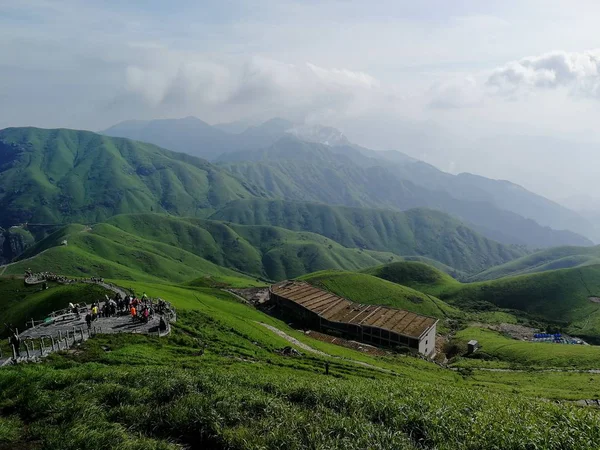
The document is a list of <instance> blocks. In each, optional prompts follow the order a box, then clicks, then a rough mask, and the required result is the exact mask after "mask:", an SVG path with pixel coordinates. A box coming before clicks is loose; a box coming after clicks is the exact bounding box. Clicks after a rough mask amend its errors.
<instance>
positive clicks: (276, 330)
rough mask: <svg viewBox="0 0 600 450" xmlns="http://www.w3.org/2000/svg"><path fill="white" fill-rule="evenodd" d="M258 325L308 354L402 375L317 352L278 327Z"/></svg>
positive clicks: (354, 360) (361, 362) (264, 324)
mask: <svg viewBox="0 0 600 450" xmlns="http://www.w3.org/2000/svg"><path fill="white" fill-rule="evenodd" d="M257 323H258V324H260V325H262V326H263V327H265V328H268V329H269V330H271V331H272V332H273V333H275V334H277V335H278V336H280V337H282V338H283V339H285V340H286V341H288V342H289V343H290V344H294V345H296V346H298V347H300V348H301V349H303V350H305V351H307V352H310V353H314V354H316V355H319V356H326V357H328V358H333V359H339V360H340V361H346V362H351V363H353V364H357V365H359V366H363V367H367V368H369V369H374V370H379V371H380V372H384V373H389V374H392V375H400V374H399V373H398V372H395V371H393V370H390V369H385V368H383V367H379V366H374V365H373V364H369V363H366V362H363V361H357V360H356V359H350V358H342V357H341V356H334V355H330V354H328V353H324V352H322V351H321V350H317V349H315V348H312V347H311V346H309V345H308V344H305V343H303V342H300V341H299V340H298V339H296V338H295V337H292V336H290V335H289V334H287V333H285V332H284V331H281V330H280V329H279V328H276V327H274V326H272V325H268V324H266V323H263V322H257ZM332 345H335V344H332Z"/></svg>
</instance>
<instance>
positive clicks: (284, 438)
mask: <svg viewBox="0 0 600 450" xmlns="http://www.w3.org/2000/svg"><path fill="white" fill-rule="evenodd" d="M69 366H70V367H69ZM291 374H293V376H291ZM0 411H1V412H2V413H3V415H4V414H6V413H10V414H11V416H12V418H9V419H3V420H2V421H0V439H3V440H4V441H5V442H13V443H15V444H16V443H18V442H21V441H22V440H23V439H25V440H27V441H29V442H40V443H41V444H42V447H43V448H46V449H61V450H71V449H72V450H75V449H78V450H79V449H83V450H84V449H90V450H91V449H137V448H146V449H168V448H177V447H176V444H181V445H185V446H189V447H190V448H238V449H262V448H285V449H305V448H314V449H326V448H327V449H365V448H379V449H399V448H400V449H402V448H436V449H485V448H495V449H536V448H537V449H561V450H563V449H589V448H594V447H595V443H598V442H600V416H599V415H598V414H597V412H596V411H593V410H589V409H578V408H574V407H570V406H565V405H559V404H553V403H548V402H540V401H532V400H529V399H521V398H518V397H516V396H512V395H499V394H495V393H486V392H484V391H479V390H476V389H473V388H465V389H457V388H451V387H443V386H434V385H431V384H427V383H421V382H415V381H408V380H400V381H397V380H392V379H390V380H369V379H357V378H351V379H339V378H333V377H327V376H325V375H322V374H314V373H308V372H305V373H301V372H298V371H297V372H292V371H288V370H285V369H280V368H277V367H272V368H271V369H270V370H254V369H252V368H250V367H249V364H245V363H238V364H232V365H229V367H216V366H207V367H205V368H204V369H203V370H200V371H192V370H187V369H181V368H178V369H175V368H170V367H158V366H155V367H133V368H132V367H127V366H126V365H124V366H119V367H105V366H100V365H98V364H95V363H87V364H81V365H75V364H72V365H71V364H65V365H64V367H63V368H61V369H58V368H56V369H50V368H49V367H44V366H28V367H21V368H15V369H9V370H3V371H0ZM15 421H17V422H15ZM18 421H21V422H22V423H23V424H27V425H28V428H27V431H26V432H24V433H25V436H23V435H22V434H21V431H20V429H19V431H17V429H16V428H15V427H14V424H15V423H18ZM11 430H12V431H11Z"/></svg>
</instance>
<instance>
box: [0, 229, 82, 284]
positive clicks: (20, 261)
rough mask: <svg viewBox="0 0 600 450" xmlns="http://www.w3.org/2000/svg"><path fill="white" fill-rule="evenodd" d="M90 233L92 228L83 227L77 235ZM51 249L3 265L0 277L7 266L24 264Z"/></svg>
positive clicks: (0, 269)
mask: <svg viewBox="0 0 600 450" xmlns="http://www.w3.org/2000/svg"><path fill="white" fill-rule="evenodd" d="M90 231H92V227H85V228H84V229H83V230H81V231H79V232H78V233H89V232H90ZM57 247H58V246H57ZM52 248H54V247H49V248H47V249H46V250H42V251H41V252H39V253H37V254H35V255H33V256H30V257H29V258H25V259H21V260H19V261H15V262H12V263H8V264H4V265H2V266H0V276H1V275H4V272H5V271H6V269H7V268H8V267H9V266H12V265H13V264H18V263H22V262H25V261H29V260H30V259H34V258H37V257H38V256H40V255H41V254H43V253H46V252H47V251H48V250H50V249H52Z"/></svg>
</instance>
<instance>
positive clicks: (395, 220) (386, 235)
mask: <svg viewBox="0 0 600 450" xmlns="http://www.w3.org/2000/svg"><path fill="white" fill-rule="evenodd" d="M211 219H216V220H223V221H229V222H235V223H240V224H245V225H274V226H280V227H284V228H288V229H290V230H296V231H310V232H313V233H317V234H321V235H323V236H327V237H328V238H330V239H333V240H334V241H336V242H339V243H340V244H342V245H344V246H346V247H359V248H365V249H371V250H379V251H391V252H393V253H396V254H398V255H402V256H422V257H426V258H430V259H434V260H436V261H439V262H442V263H443V264H446V265H448V266H451V267H453V268H454V269H456V270H458V271H465V272H471V273H473V272H478V271H480V270H482V269H483V268H486V267H490V266H494V265H497V264H501V263H502V262H505V261H509V260H512V259H514V258H516V257H517V256H518V255H522V254H523V253H524V251H523V250H522V249H519V248H516V247H509V246H506V245H502V244H499V243H497V242H494V241H491V240H489V239H486V238H484V237H483V236H481V235H480V234H478V233H476V232H474V231H472V230H471V229H469V228H468V227H466V226H465V225H464V224H462V223H461V222H460V221H458V220H456V219H454V218H452V217H450V216H448V215H447V214H444V213H442V212H439V211H433V210H425V209H413V210H409V211H405V212H399V211H390V210H380V209H366V208H349V207H342V206H329V205H324V204H318V203H303V202H289V201H282V200H261V199H252V200H239V201H234V202H231V203H230V204H229V205H227V206H226V207H224V208H222V209H221V210H219V211H217V212H216V213H215V214H214V215H213V216H211ZM457 275H460V274H459V273H457Z"/></svg>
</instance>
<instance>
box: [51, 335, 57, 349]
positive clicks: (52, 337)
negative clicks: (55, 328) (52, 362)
mask: <svg viewBox="0 0 600 450" xmlns="http://www.w3.org/2000/svg"><path fill="white" fill-rule="evenodd" d="M50 343H51V344H52V351H53V352H54V351H56V349H55V348H54V336H52V335H50Z"/></svg>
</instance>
